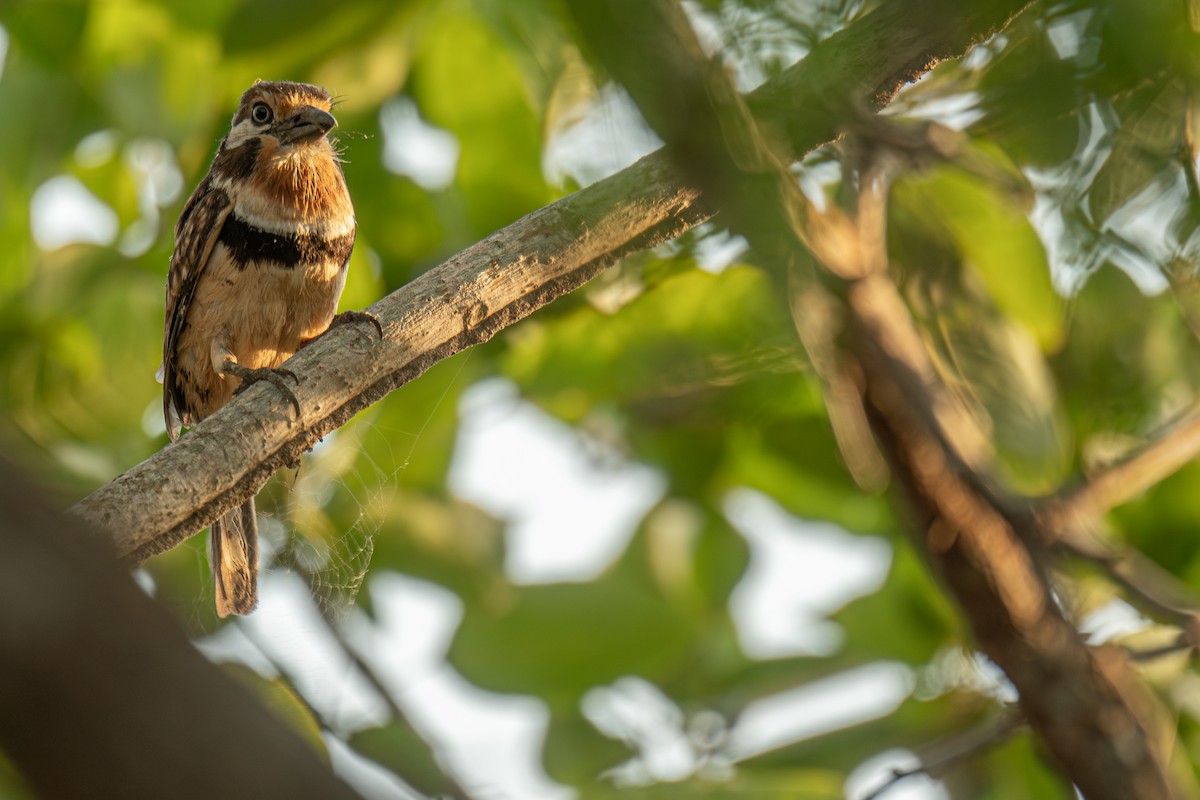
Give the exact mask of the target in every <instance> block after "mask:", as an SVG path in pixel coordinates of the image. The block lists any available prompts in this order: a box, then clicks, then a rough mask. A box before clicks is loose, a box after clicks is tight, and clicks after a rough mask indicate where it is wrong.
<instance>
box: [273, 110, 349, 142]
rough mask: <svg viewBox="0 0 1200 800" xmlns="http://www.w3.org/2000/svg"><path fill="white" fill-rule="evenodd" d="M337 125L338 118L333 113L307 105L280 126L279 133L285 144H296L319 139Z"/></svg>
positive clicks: (281, 140)
mask: <svg viewBox="0 0 1200 800" xmlns="http://www.w3.org/2000/svg"><path fill="white" fill-rule="evenodd" d="M335 127H337V120H336V119H334V118H333V114H330V113H329V112H328V111H322V110H321V109H319V108H314V107H313V106H305V107H304V108H302V109H300V110H299V111H297V112H296V113H295V114H293V115H292V116H291V117H289V118H288V119H286V120H284V122H283V124H282V125H279V126H278V128H277V135H278V137H279V141H280V142H282V143H283V144H294V143H296V142H305V141H309V140H311V139H319V138H321V137H322V136H324V135H325V134H327V133H329V131H331V130H332V129H333V128H335Z"/></svg>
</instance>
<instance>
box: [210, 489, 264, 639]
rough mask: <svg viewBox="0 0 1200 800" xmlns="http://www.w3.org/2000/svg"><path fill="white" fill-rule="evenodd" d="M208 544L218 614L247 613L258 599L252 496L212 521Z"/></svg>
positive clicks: (256, 520)
mask: <svg viewBox="0 0 1200 800" xmlns="http://www.w3.org/2000/svg"><path fill="white" fill-rule="evenodd" d="M209 546H210V548H211V550H212V571H213V578H214V579H215V581H216V584H217V614H218V615H219V616H221V617H228V616H229V615H230V614H249V613H250V612H251V611H253V610H254V606H255V604H256V603H257V602H258V519H257V518H256V517H255V515H254V498H253V497H251V498H250V499H249V500H247V501H246V502H245V503H244V504H242V505H241V506H239V507H238V508H235V509H233V510H232V511H230V512H229V513H227V514H226V515H225V516H223V517H221V518H220V519H219V520H217V521H216V522H214V523H213V524H212V531H211V532H210V533H209Z"/></svg>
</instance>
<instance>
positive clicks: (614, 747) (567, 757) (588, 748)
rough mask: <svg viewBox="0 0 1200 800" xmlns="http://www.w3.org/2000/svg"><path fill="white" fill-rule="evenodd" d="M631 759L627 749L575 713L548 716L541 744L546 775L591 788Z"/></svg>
mask: <svg viewBox="0 0 1200 800" xmlns="http://www.w3.org/2000/svg"><path fill="white" fill-rule="evenodd" d="M633 755H634V752H633V750H631V749H630V747H629V745H627V744H625V743H623V742H619V741H617V740H615V739H610V738H609V737H607V736H605V735H604V734H602V733H600V731H598V730H596V726H595V725H593V724H592V723H591V722H589V721H588V720H587V719H586V718H584V717H583V716H582V715H581V714H580V713H578V711H577V710H576V709H572V710H570V711H563V712H562V713H558V714H554V715H553V716H551V717H550V724H549V726H548V727H547V729H546V739H545V741H544V742H543V743H542V764H543V766H545V768H546V774H547V775H549V776H550V777H551V778H553V779H554V780H556V781H559V782H560V783H565V784H568V785H573V786H587V785H590V784H593V783H594V782H595V781H596V780H597V778H599V776H600V775H601V774H602V773H603V772H605V771H606V770H609V769H612V768H613V767H616V766H618V765H620V764H621V763H623V762H624V761H626V760H628V759H629V758H630V757H631V756H633Z"/></svg>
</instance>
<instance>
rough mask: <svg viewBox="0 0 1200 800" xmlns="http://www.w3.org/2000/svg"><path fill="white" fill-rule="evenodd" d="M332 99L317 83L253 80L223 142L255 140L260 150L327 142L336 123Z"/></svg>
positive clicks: (233, 144)
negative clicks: (253, 82) (328, 135)
mask: <svg viewBox="0 0 1200 800" xmlns="http://www.w3.org/2000/svg"><path fill="white" fill-rule="evenodd" d="M332 108H333V101H332V100H331V98H330V97H329V93H328V92H327V91H325V90H324V89H322V88H321V87H320V86H312V85H311V84H307V83H293V82H291V81H270V82H269V81H256V82H255V84H254V85H253V86H251V87H250V88H249V89H247V90H246V91H245V92H244V93H243V94H242V99H241V101H240V102H239V103H238V110H237V113H236V114H234V115H233V127H232V128H231V129H230V131H229V136H228V138H227V139H226V145H227V146H230V147H236V146H238V145H241V144H244V143H246V142H249V141H257V142H258V143H259V147H260V148H261V149H263V150H268V151H270V150H275V149H277V148H278V149H280V150H283V151H291V150H293V149H300V148H306V147H307V146H311V145H326V147H322V148H321V149H322V150H325V149H327V147H328V139H327V138H326V137H327V134H328V133H329V131H331V130H333V128H335V127H336V126H337V120H336V119H334V118H333V114H331V113H330V111H331V110H332Z"/></svg>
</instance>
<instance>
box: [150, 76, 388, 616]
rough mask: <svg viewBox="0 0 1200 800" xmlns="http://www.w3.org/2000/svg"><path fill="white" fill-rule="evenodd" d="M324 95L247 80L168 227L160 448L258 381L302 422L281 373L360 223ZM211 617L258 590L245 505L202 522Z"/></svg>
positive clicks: (251, 602) (324, 318)
mask: <svg viewBox="0 0 1200 800" xmlns="http://www.w3.org/2000/svg"><path fill="white" fill-rule="evenodd" d="M332 110H333V102H332V99H331V97H330V95H329V93H328V92H327V91H326V90H325V89H324V88H321V87H319V86H313V85H310V84H306V83H295V82H291V81H261V80H260V81H256V82H255V83H254V84H253V85H252V86H251V87H250V88H249V89H247V90H246V91H245V92H244V93H243V94H242V96H241V99H240V101H239V102H238V106H237V112H236V113H235V114H234V116H233V121H232V124H231V126H230V130H229V133H228V134H226V135H225V137H224V139H222V141H221V143H220V145H219V146H218V148H217V152H216V155H215V156H214V157H213V160H212V165H211V167H210V168H209V170H208V174H206V175H205V176H204V178H203V179H202V180H201V181H200V183H199V185H198V186H197V187H196V189H195V191H194V192H192V194H191V196H190V197H189V198H188V201H187V203H186V204H185V205H184V207H183V211H182V212H181V213H180V215H179V220H178V221H177V222H176V224H175V245H174V249H173V251H172V253H171V261H170V269H169V271H168V276H167V286H166V314H165V319H164V325H163V362H162V367H161V368H160V377H161V380H162V383H163V416H164V418H165V421H166V427H167V433H168V436H169V438H170V440H171V441H175V440H176V439H178V438H179V435H180V431H181V428H182V427H183V426H191V425H194V424H196V423H197V422H199V421H200V420H203V419H205V418H206V417H208V416H210V415H212V414H213V413H215V412H216V411H217V409H219V408H221V407H222V406H224V405H225V404H226V403H228V402H229V401H230V400H231V399H232V397H233V396H234V395H235V394H237V393H239V392H241V391H242V390H244V389H245V388H246V387H248V386H250V385H251V384H252V383H254V382H257V381H269V382H271V383H273V384H274V385H275V386H277V387H278V388H279V390H280V391H281V392H282V393H283V394H284V396H285V398H286V399H287V400H288V401H289V402H290V403H291V404H292V406H293V407H294V408H295V411H296V414H297V415H299V413H300V406H299V403H298V402H297V401H296V398H295V395H294V394H293V393H292V391H291V389H290V387H289V384H288V381H289V380H291V381H292V382H295V381H296V376H295V375H294V374H293V373H291V372H290V371H288V370H286V369H282V368H281V367H280V365H281V364H282V363H283V362H284V361H286V360H287V359H288V358H290V357H291V356H292V355H294V354H295V353H296V351H298V350H299V349H300V348H301V347H303V346H304V345H305V344H307V343H308V342H310V341H312V340H314V339H315V338H317V337H318V336H320V335H321V334H323V333H324V332H325V331H326V330H328V329H329V328H330V327H331V326H332V325H333V324H336V323H340V322H346V321H352V320H363V319H366V320H367V321H370V322H372V324H374V326H375V327H376V328H377V329H379V333H380V336H381V337H382V334H383V332H382V329H381V328H380V326H379V322H378V320H377V319H376V318H375V317H374V315H371V314H368V313H366V312H345V313H344V314H340V315H339V314H337V313H336V312H337V306H338V301H339V299H340V298H341V295H342V289H343V288H344V287H345V284H346V270H347V268H348V266H349V261H350V253H351V251H352V250H353V248H354V239H355V235H356V233H357V221H356V219H355V216H354V206H353V204H352V203H351V200H350V193H349V191H348V190H347V187H346V178H345V174H344V173H343V171H342V162H341V157H340V155H339V152H338V150H337V148H336V147H335V145H334V142H333V141H331V139H330V137H329V133H330V131H332V130H333V129H334V128H335V127H336V126H337V120H336V119H334V117H333V114H332ZM209 543H210V553H211V561H212V571H213V576H214V583H215V585H216V611H217V614H218V615H219V616H220V617H222V618H223V617H227V616H229V615H230V614H248V613H250V612H251V611H252V610H254V607H255V605H256V603H257V595H258V588H257V583H258V523H257V518H256V515H255V507H254V497H253V496H251V497H250V498H249V499H248V500H246V501H245V502H244V503H243V504H242V505H241V506H240V507H238V508H235V509H233V510H231V511H229V512H227V513H225V514H224V515H223V516H221V517H220V518H219V519H217V520H216V521H215V522H213V523H212V525H211V528H210V534H209Z"/></svg>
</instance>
